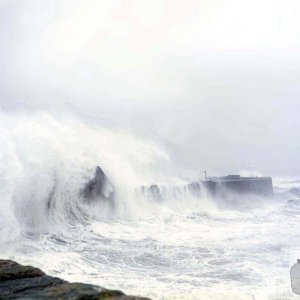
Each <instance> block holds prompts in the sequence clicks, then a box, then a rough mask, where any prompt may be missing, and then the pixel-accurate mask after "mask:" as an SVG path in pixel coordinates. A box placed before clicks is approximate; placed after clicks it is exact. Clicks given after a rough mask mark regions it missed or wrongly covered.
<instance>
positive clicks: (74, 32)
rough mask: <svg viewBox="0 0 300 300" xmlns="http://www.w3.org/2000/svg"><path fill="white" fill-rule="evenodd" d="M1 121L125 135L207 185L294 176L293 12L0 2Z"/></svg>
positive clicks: (294, 8)
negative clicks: (208, 178)
mask: <svg viewBox="0 0 300 300" xmlns="http://www.w3.org/2000/svg"><path fill="white" fill-rule="evenodd" d="M0 8H1V9H0V16H1V18H0V40H1V48H0V68H1V71H2V72H1V73H0V92H1V100H0V106H1V109H2V112H4V113H6V112H7V113H8V112H10V113H11V112H15V111H19V110H25V111H32V110H44V111H47V112H49V113H50V114H54V115H55V114H57V115H60V116H63V115H64V114H66V115H68V114H71V115H75V116H78V118H79V119H82V120H86V121H87V123H91V124H94V123H96V124H98V125H99V126H114V127H121V128H128V130H131V131H133V132H135V133H136V134H138V135H142V136H147V137H149V138H150V139H153V140H155V141H157V142H158V143H161V144H163V146H164V147H165V148H167V150H168V152H169V153H171V157H172V158H173V160H174V161H175V163H176V162H177V163H178V164H180V165H183V166H185V167H186V168H187V169H192V170H194V171H195V172H198V171H199V173H200V172H202V171H203V170H204V169H207V170H208V171H209V172H210V173H211V174H222V173H224V174H225V173H237V172H242V171H249V172H259V173H261V174H265V175H274V176H288V175H294V176H296V175H300V166H297V164H296V163H297V161H298V160H300V151H298V148H299V146H300V139H299V137H300V135H299V133H298V127H299V125H300V118H299V117H298V113H299V110H300V101H299V99H298V98H299V95H300V89H299V86H300V85H299V81H300V68H299V62H300V59H299V58H300V52H299V46H300V38H299V37H300V35H299V34H300V23H299V21H298V20H299V14H300V13H299V12H300V2H299V1H295V0H288V1H283V0H278V1H270V0H264V1H256V0H255V1H251V2H249V1H237V0H232V1H231V0H229V1H221V0H213V1H212V0H210V1H203V0H201V1H158V0H157V1H151V2H146V1H94V0H90V1H76V2H74V1H66V0H62V1H36V0H35V1H32V0H28V1H22V2H21V1H14V0H7V1H6V0H2V1H0Z"/></svg>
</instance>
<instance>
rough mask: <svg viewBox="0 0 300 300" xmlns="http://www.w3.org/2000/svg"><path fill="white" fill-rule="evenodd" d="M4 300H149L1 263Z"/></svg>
mask: <svg viewBox="0 0 300 300" xmlns="http://www.w3.org/2000/svg"><path fill="white" fill-rule="evenodd" d="M4 299H5V300H10V299H26V300H33V299H35V300H36V299H47V300H54V299H70V300H98V299H99V300H100V299H116V300H117V299H118V300H119V299H122V300H149V299H148V298H142V297H137V296H126V295H125V294H124V293H123V292H121V291H117V290H108V289H105V288H102V287H100V286H95V285H91V284H84V283H70V282H67V281H65V280H62V279H60V278H56V277H52V276H49V275H47V274H45V273H44V272H43V271H41V270H40V269H37V268H34V267H32V266H23V265H20V264H18V263H16V262H14V261H12V260H0V300H4Z"/></svg>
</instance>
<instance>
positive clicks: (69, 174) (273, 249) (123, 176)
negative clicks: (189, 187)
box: [0, 112, 300, 299]
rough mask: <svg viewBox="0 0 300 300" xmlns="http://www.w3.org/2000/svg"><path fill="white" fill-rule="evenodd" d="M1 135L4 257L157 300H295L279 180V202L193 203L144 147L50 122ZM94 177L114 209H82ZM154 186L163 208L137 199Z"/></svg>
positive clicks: (286, 210)
mask: <svg viewBox="0 0 300 300" xmlns="http://www.w3.org/2000/svg"><path fill="white" fill-rule="evenodd" d="M0 128H1V133H0V134H1V140H2V141H4V142H3V143H1V149H0V153H1V169H0V174H1V177H0V180H1V189H0V194H1V198H0V199H1V200H0V201H1V210H0V216H1V218H0V222H1V224H0V225H1V226H0V237H1V238H0V245H1V251H2V257H6V258H11V259H15V260H18V261H20V262H21V263H29V264H32V265H35V266H37V267H41V268H43V269H44V270H45V271H47V272H49V273H50V274H52V275H55V276H60V277H62V278H65V279H68V280H71V281H83V282H88V283H94V284H101V285H103V286H106V287H108V288H119V289H122V290H123V291H125V292H126V293H131V294H141V295H145V296H149V297H153V298H154V299H176V298H178V299H199V297H200V298H201V299H234V298H236V299H282V298H284V299H293V295H292V293H291V290H290V281H289V268H290V266H291V265H292V264H293V263H294V261H295V259H296V258H297V255H298V254H299V251H298V249H300V245H299V244H297V242H296V241H297V238H298V236H299V234H298V230H297V223H298V222H299V219H300V199H299V198H297V196H295V195H293V194H291V193H290V190H291V188H295V187H300V183H299V181H298V180H297V178H286V179H280V178H278V179H276V180H275V183H274V185H275V198H274V199H263V198H249V199H248V198H247V197H241V198H240V199H236V198H234V197H233V196H232V197H231V198H229V199H227V200H225V199H219V200H216V199H214V200H213V199H210V198H209V197H208V196H203V197H202V198H197V197H194V196H193V195H191V194H189V193H184V192H183V191H184V189H183V188H182V187H183V186H184V184H185V183H186V182H187V181H186V180H183V179H182V178H180V176H179V175H178V176H175V175H176V172H175V170H176V168H175V167H174V166H173V167H172V168H170V165H172V164H173V162H172V161H170V158H169V156H168V154H167V153H166V152H165V151H164V150H163V149H162V148H161V147H159V146H158V145H156V144H155V143H153V142H151V141H150V140H147V139H146V138H144V137H143V138H141V137H138V136H135V135H134V134H132V133H128V132H125V131H121V130H117V129H109V128H103V127H96V126H89V125H87V124H84V123H82V122H81V121H79V120H78V119H76V118H74V117H71V116H68V117H67V116H65V117H64V118H59V117H57V116H53V115H50V114H49V113H45V112H35V113H31V114H28V113H26V114H24V113H18V114H15V113H10V114H7V113H6V114H4V113H1V126H0ZM97 165H100V166H101V167H102V168H103V170H104V171H105V173H106V174H107V176H108V177H109V178H110V180H111V181H112V183H113V184H114V186H115V189H116V205H115V206H114V207H111V206H109V205H108V204H107V203H104V202H96V203H92V204H88V203H86V202H84V201H83V199H82V198H81V197H80V191H81V189H82V187H83V186H84V184H85V183H86V182H88V180H89V179H91V178H92V177H93V174H94V170H95V166H97ZM171 169H172V172H171ZM171 175H172V176H171ZM153 183H160V184H163V185H164V188H165V199H164V201H154V200H150V199H148V198H147V197H145V196H144V195H143V194H141V193H137V189H138V188H139V187H141V186H142V185H150V184H153ZM168 187H169V188H168ZM174 187H175V188H176V191H177V193H178V191H179V192H180V191H181V194H180V196H178V194H177V196H175V194H174ZM49 195H52V196H51V205H50V206H49V205H48V201H49ZM291 200H293V201H291Z"/></svg>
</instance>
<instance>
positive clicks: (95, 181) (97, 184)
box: [82, 166, 115, 204]
mask: <svg viewBox="0 0 300 300" xmlns="http://www.w3.org/2000/svg"><path fill="white" fill-rule="evenodd" d="M114 194H115V193H114V187H113V185H112V183H111V182H110V181H109V179H108V178H107V176H106V175H105V173H104V172H103V170H102V169H101V168H100V167H99V166H97V167H96V170H95V175H94V177H93V178H92V179H91V180H90V181H89V182H87V183H86V185H85V187H84V189H83V190H82V196H83V198H84V199H85V200H86V201H95V200H102V201H107V202H109V203H110V204H113V202H114Z"/></svg>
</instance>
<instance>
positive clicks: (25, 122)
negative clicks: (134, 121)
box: [0, 112, 169, 240]
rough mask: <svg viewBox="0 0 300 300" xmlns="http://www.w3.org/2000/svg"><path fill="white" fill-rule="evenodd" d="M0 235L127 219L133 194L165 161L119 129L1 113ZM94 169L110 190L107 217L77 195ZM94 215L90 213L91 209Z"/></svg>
mask: <svg viewBox="0 0 300 300" xmlns="http://www.w3.org/2000/svg"><path fill="white" fill-rule="evenodd" d="M0 139H1V145H0V157H1V160H0V161H1V165H0V182H1V184H0V201H1V207H2V209H1V212H0V214H1V215H0V228H1V229H0V230H1V234H0V236H1V237H2V239H4V240H6V239H7V238H8V237H11V238H13V237H14V236H16V235H18V234H20V232H21V231H24V230H25V231H29V232H30V231H34V232H35V231H38V232H43V231H48V230H49V229H53V228H55V227H57V226H61V225H62V224H72V223H73V222H78V221H81V222H84V221H87V220H88V219H89V218H91V217H102V218H111V217H122V216H125V215H126V216H128V215H133V214H134V212H132V211H131V212H130V210H132V209H133V206H134V205H132V203H131V200H130V199H129V200H128V198H131V196H132V191H133V190H134V189H135V188H136V187H137V186H139V185H142V184H149V183H150V182H154V180H157V179H158V175H157V174H155V171H154V170H155V168H156V166H157V164H163V163H165V162H167V161H168V160H169V157H168V155H167V154H166V153H165V152H164V151H163V150H162V149H161V148H160V147H158V146H157V145H155V144H154V143H152V142H150V141H148V140H146V139H142V138H138V137H136V136H134V135H133V134H131V133H128V132H124V131H122V130H116V129H115V130H112V129H107V128H99V127H93V126H88V125H86V124H83V123H82V122H80V121H78V120H76V119H74V118H72V117H67V118H66V117H64V118H57V117H53V116H51V115H49V114H48V113H45V112H39V113H35V114H33V113H32V114H31V115H28V114H26V115H25V114H22V113H19V114H4V113H1V114H0ZM97 165H100V166H101V168H102V169H103V170H105V173H106V174H107V176H108V177H109V178H110V179H111V181H112V182H113V183H114V185H115V186H116V190H117V205H116V208H115V210H114V212H112V211H111V209H110V207H109V206H107V205H105V204H101V203H100V204H99V205H100V207H97V208H95V207H91V205H86V204H85V203H84V202H83V201H82V197H81V196H80V195H81V193H80V191H81V190H82V188H83V187H84V185H85V184H86V183H87V182H88V181H89V180H90V179H91V178H92V177H93V175H94V172H95V167H96V166H97ZM95 209H96V210H95Z"/></svg>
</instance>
